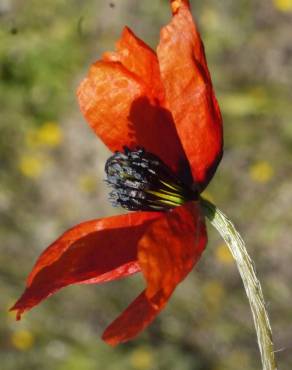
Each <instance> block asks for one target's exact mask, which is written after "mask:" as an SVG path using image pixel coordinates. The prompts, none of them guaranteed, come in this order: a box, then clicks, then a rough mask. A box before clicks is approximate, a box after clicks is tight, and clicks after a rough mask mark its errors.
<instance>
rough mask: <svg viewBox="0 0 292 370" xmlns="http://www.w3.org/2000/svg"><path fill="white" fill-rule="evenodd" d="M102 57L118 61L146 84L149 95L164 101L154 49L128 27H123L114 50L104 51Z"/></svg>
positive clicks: (105, 59) (106, 59)
mask: <svg viewBox="0 0 292 370" xmlns="http://www.w3.org/2000/svg"><path fill="white" fill-rule="evenodd" d="M102 59H103V60H104V61H110V62H120V63H121V64H122V65H123V66H124V67H125V68H126V69H127V70H128V71H130V72H131V73H133V74H134V75H135V76H136V77H137V78H139V80H140V81H142V82H143V84H144V85H147V89H148V92H149V94H150V95H151V96H154V97H156V99H158V100H159V102H163V101H164V88H163V85H162V82H161V78H160V71H159V64H158V60H157V56H156V54H155V52H154V50H153V49H151V48H150V47H149V46H148V45H147V44H145V42H144V41H142V40H141V39H139V38H138V37H137V36H136V35H135V34H134V32H133V31H132V30H131V29H130V28H128V27H125V28H124V30H123V32H122V35H121V38H120V39H119V40H118V42H117V43H116V51H114V52H106V53H104V54H103V57H102Z"/></svg>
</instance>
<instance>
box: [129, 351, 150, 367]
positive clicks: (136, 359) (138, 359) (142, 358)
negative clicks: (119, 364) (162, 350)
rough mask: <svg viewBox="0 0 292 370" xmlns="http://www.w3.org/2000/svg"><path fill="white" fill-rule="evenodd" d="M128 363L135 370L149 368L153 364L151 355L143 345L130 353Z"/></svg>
mask: <svg viewBox="0 0 292 370" xmlns="http://www.w3.org/2000/svg"><path fill="white" fill-rule="evenodd" d="M130 363H131V365H132V367H133V368H134V369H137V370H144V369H145V370H146V369H149V368H150V367H151V365H152V364H153V355H152V353H151V352H150V350H149V349H147V348H145V347H140V348H137V349H135V350H134V351H133V352H132V354H131V357H130Z"/></svg>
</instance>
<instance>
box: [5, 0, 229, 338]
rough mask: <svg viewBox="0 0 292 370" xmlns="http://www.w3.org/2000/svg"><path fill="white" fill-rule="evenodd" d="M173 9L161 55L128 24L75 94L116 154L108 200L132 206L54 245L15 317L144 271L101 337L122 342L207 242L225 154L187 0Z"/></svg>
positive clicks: (109, 167) (150, 315)
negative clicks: (208, 211)
mask: <svg viewBox="0 0 292 370" xmlns="http://www.w3.org/2000/svg"><path fill="white" fill-rule="evenodd" d="M170 5H171V9H172V14H173V15H172V19H171V21H170V23H169V24H168V25H166V26H165V27H164V28H162V30H161V34H160V41H159V44H158V47H157V52H155V51H153V50H152V49H151V48H150V47H149V46H147V45H146V44H145V43H144V42H143V41H142V40H140V39H139V38H138V37H137V36H135V35H134V33H133V32H132V31H131V30H130V29H129V28H125V29H124V30H123V33H122V36H121V38H120V40H119V41H118V42H117V45H116V51H115V52H108V53H105V54H104V55H103V57H102V59H101V60H99V61H97V62H95V63H94V64H93V65H92V66H91V67H90V70H89V73H88V76H87V77H86V78H85V79H84V80H83V81H82V83H81V84H80V86H79V88H78V92H77V95H78V99H79V104H80V108H81V111H82V112H83V114H84V116H85V118H86V120H87V121H88V123H89V124H90V126H91V127H92V129H93V130H94V132H95V133H96V134H97V136H98V137H99V138H100V139H101V140H102V141H103V142H104V143H105V144H106V146H107V147H108V148H109V149H110V150H111V151H112V152H113V155H112V156H111V157H110V158H109V159H108V161H107V163H106V166H105V171H106V175H107V182H108V184H109V186H111V187H112V191H111V193H110V199H111V201H112V202H113V204H114V205H119V206H122V207H124V208H127V209H128V210H130V211H131V212H129V213H128V214H122V215H120V216H114V217H109V218H103V219H96V220H92V221H87V222H83V223H81V224H79V225H77V226H74V227H73V228H72V229H70V230H68V231H66V232H65V233H64V234H63V235H62V236H61V237H60V238H59V239H57V240H56V241H55V242H54V243H52V244H51V245H50V246H49V247H48V248H47V249H46V250H45V251H44V252H43V253H42V254H41V256H40V257H39V259H38V260H37V262H36V264H35V266H34V267H33V270H32V272H31V273H30V275H29V277H28V280H27V286H26V289H25V291H24V293H23V295H22V296H21V298H20V299H19V300H18V301H17V302H16V304H15V305H14V306H13V307H12V310H16V311H17V318H18V319H20V317H21V315H22V313H23V312H24V311H27V310H29V309H31V308H32V307H34V306H36V305H37V304H39V303H40V302H41V301H42V300H44V299H45V298H47V297H48V296H50V295H52V294H53V293H55V292H57V291H58V290H59V289H61V288H63V287H65V286H67V285H69V284H80V283H83V284H84V283H85V284H97V283H102V282H107V281H112V280H115V279H120V278H122V277H126V276H128V275H132V274H134V273H137V272H142V274H143V276H144V278H145V281H146V288H145V290H144V291H143V292H142V293H141V294H140V295H139V296H138V297H137V298H136V299H135V300H134V302H132V303H131V304H130V306H129V307H128V308H127V309H126V310H125V311H124V312H123V313H122V314H121V315H120V316H119V317H118V318H117V319H116V320H115V321H114V322H113V323H112V324H111V325H110V326H109V327H108V328H107V329H106V331H105V332H104V334H103V339H104V340H105V341H106V342H108V343H110V344H113V345H114V344H117V343H120V342H124V341H127V340H129V339H131V338H133V337H135V336H136V335H137V334H138V333H140V332H141V331H142V330H143V329H144V328H145V327H146V326H148V325H149V324H150V323H151V322H152V321H153V319H154V318H155V317H156V316H157V315H158V314H159V312H160V311H161V310H162V309H163V308H164V307H165V305H166V303H167V301H168V300H169V298H170V296H171V294H172V293H173V291H174V289H175V288H176V286H177V285H178V284H179V283H180V282H181V281H182V280H183V279H184V278H185V277H186V275H187V274H188V273H189V272H190V271H191V270H192V268H193V267H194V265H195V264H196V262H197V261H198V260H199V258H200V256H201V254H202V252H203V250H204V248H205V245H206V242H207V236H206V228H205V220H204V216H203V215H202V212H201V208H200V200H199V199H200V198H199V194H200V193H201V192H202V190H203V189H204V188H205V187H206V186H207V184H208V183H209V181H210V179H211V178H212V176H213V174H214V172H215V170H216V167H217V165H218V163H219V161H220V159H221V156H222V120H221V114H220V110H219V106H218V103H217V101H216V98H215V95H214V91H213V87H212V82H211V77H210V73H209V70H208V67H207V62H206V57H205V53H204V47H203V44H202V41H201V38H200V34H199V32H198V30H197V27H196V25H195V23H194V21H193V18H192V15H191V12H190V6H189V2H188V1H187V0H177V1H170Z"/></svg>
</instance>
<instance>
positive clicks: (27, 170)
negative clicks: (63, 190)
mask: <svg viewBox="0 0 292 370" xmlns="http://www.w3.org/2000/svg"><path fill="white" fill-rule="evenodd" d="M18 168H19V170H20V172H21V173H22V174H23V175H24V176H26V177H30V178H37V177H39V176H40V175H41V173H42V172H43V169H44V167H43V163H42V161H41V159H40V158H38V157H36V156H35V155H31V154H24V155H23V156H22V157H20V160H19V163H18Z"/></svg>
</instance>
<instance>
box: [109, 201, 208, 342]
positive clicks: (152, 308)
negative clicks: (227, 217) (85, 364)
mask: <svg viewBox="0 0 292 370" xmlns="http://www.w3.org/2000/svg"><path fill="white" fill-rule="evenodd" d="M206 242H207V235H206V228H205V223H204V218H203V216H202V215H201V212H200V208H199V205H198V204H196V203H193V202H192V203H188V204H185V205H184V206H181V207H177V208H175V209H173V210H172V211H170V212H166V213H165V214H164V216H163V217H161V218H159V219H157V220H156V221H154V222H153V223H152V224H151V225H149V227H148V228H147V230H146V232H145V233H144V235H143V237H142V238H141V239H140V241H139V246H138V260H139V265H140V267H141V270H142V272H143V274H144V277H145V279H146V283H147V288H146V290H145V292H143V293H142V294H141V295H140V296H139V297H138V298H137V299H136V300H135V301H134V302H133V303H132V304H131V305H130V306H129V307H128V308H127V309H126V310H125V311H124V312H123V313H122V314H121V316H119V317H118V318H117V319H116V320H115V321H114V322H113V323H112V324H111V325H110V326H109V327H108V328H107V329H106V331H105V333H104V335H103V339H104V340H105V341H106V342H108V343H110V344H112V345H115V344H118V343H120V342H124V341H127V340H129V339H132V338H133V337H135V336H136V335H137V334H139V333H140V332H141V331H142V330H143V329H144V328H145V327H146V326H147V325H149V324H150V323H151V321H152V320H153V319H154V318H155V317H156V316H157V314H158V313H159V312H160V311H161V310H162V309H163V308H164V307H165V305H166V303H167V301H168V299H169V298H170V296H171V294H172V292H173V291H174V289H175V287H176V286H177V285H178V284H179V283H180V282H181V281H182V280H183V279H184V278H185V277H186V275H187V274H188V273H189V272H190V271H191V270H192V268H193V266H194V265H195V263H196V262H197V261H198V260H199V258H200V256H201V254H202V251H203V250H204V248H205V245H206Z"/></svg>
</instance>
